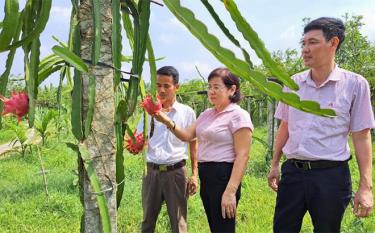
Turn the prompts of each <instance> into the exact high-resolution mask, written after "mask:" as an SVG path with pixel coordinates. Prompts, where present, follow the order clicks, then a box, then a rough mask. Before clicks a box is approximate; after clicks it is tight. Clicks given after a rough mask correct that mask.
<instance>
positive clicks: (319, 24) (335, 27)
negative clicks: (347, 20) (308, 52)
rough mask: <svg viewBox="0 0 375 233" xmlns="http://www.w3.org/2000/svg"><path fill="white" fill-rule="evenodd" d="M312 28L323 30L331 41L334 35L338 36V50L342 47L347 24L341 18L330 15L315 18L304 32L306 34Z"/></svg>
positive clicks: (325, 36) (327, 39)
mask: <svg viewBox="0 0 375 233" xmlns="http://www.w3.org/2000/svg"><path fill="white" fill-rule="evenodd" d="M311 30H322V31H323V35H324V38H325V39H326V41H329V40H331V39H332V38H333V37H335V36H337V37H338V38H339V44H338V46H337V50H338V49H339V48H340V45H341V43H342V42H343V41H344V39H345V25H344V23H343V22H342V20H341V19H337V18H330V17H321V18H318V19H314V20H313V21H311V22H309V23H308V24H307V25H306V26H305V28H304V29H303V33H304V34H306V33H307V32H309V31H311ZM337 50H336V51H337Z"/></svg>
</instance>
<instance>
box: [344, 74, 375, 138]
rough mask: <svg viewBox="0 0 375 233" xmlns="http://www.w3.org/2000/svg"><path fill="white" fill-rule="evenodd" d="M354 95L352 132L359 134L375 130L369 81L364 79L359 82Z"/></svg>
mask: <svg viewBox="0 0 375 233" xmlns="http://www.w3.org/2000/svg"><path fill="white" fill-rule="evenodd" d="M354 95H355V96H354V100H353V102H352V107H351V111H350V131H351V132H358V131H361V130H364V129H372V128H375V121H374V113H373V111H372V105H371V98H370V87H369V84H368V82H367V80H365V79H364V78H363V79H360V80H359V82H358V84H357V87H356V90H355V91H354Z"/></svg>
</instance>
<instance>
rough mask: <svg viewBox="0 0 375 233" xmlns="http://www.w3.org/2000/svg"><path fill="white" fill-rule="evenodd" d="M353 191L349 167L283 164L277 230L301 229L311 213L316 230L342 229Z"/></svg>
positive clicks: (276, 221) (333, 230) (291, 230)
mask: <svg viewBox="0 0 375 233" xmlns="http://www.w3.org/2000/svg"><path fill="white" fill-rule="evenodd" d="M351 193H352V185H351V178H350V171H349V166H348V164H347V163H345V164H343V165H342V166H339V167H333V168H319V169H312V170H303V169H300V168H297V167H295V166H294V164H293V163H292V162H289V161H288V160H287V161H286V162H284V163H283V165H282V167H281V180H280V183H279V190H278V192H277V199H276V208H275V215H274V225H273V229H274V232H299V231H300V229H301V225H302V220H303V216H304V215H305V213H306V212H307V211H309V214H310V216H311V219H312V222H313V225H314V232H340V226H341V220H342V218H343V215H344V212H345V209H346V207H347V205H348V204H349V201H350V198H351Z"/></svg>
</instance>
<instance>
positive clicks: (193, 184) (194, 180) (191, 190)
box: [188, 175, 198, 196]
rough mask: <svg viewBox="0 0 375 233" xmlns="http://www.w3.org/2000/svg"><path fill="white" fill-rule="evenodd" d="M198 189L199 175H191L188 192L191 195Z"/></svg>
mask: <svg viewBox="0 0 375 233" xmlns="http://www.w3.org/2000/svg"><path fill="white" fill-rule="evenodd" d="M197 190H198V177H197V176H194V175H193V176H191V177H190V178H189V180H188V194H189V195H190V196H192V195H194V194H195V193H196V192H197Z"/></svg>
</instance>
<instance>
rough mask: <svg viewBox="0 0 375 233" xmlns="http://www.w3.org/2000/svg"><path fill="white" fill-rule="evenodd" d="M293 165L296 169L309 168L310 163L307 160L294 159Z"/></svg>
mask: <svg viewBox="0 0 375 233" xmlns="http://www.w3.org/2000/svg"><path fill="white" fill-rule="evenodd" d="M294 165H295V166H296V168H298V169H302V170H311V163H310V162H309V161H308V162H301V161H294Z"/></svg>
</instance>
